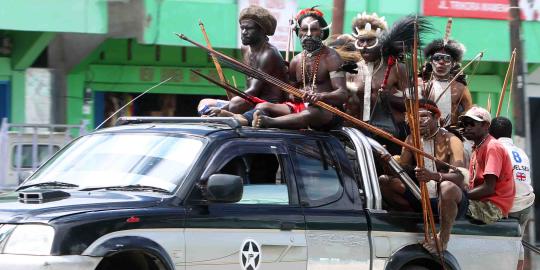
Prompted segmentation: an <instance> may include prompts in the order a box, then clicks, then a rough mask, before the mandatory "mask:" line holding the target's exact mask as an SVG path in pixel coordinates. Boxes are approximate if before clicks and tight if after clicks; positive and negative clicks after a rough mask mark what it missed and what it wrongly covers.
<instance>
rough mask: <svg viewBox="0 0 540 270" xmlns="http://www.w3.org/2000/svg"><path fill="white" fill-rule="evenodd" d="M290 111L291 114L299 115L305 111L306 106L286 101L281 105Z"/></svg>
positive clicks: (302, 103) (301, 103)
mask: <svg viewBox="0 0 540 270" xmlns="http://www.w3.org/2000/svg"><path fill="white" fill-rule="evenodd" d="M283 104H285V105H287V106H289V108H290V109H291V113H299V112H301V111H303V110H305V109H306V105H305V104H304V102H294V101H286V102H285V103H283Z"/></svg>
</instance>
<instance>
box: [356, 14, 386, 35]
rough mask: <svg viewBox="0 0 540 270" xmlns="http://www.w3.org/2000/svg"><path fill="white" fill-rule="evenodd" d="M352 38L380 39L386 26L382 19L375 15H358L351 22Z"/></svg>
mask: <svg viewBox="0 0 540 270" xmlns="http://www.w3.org/2000/svg"><path fill="white" fill-rule="evenodd" d="M352 28H353V30H352V31H353V34H352V35H353V37H355V38H358V37H361V36H362V37H366V36H367V37H376V38H381V36H382V35H383V34H384V32H385V31H386V30H387V29H388V24H387V23H386V20H385V19H384V17H379V16H377V13H373V14H366V13H365V12H363V13H362V14H358V15H357V16H356V18H354V20H353V24H352Z"/></svg>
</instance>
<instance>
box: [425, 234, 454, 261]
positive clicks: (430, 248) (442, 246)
mask: <svg viewBox="0 0 540 270" xmlns="http://www.w3.org/2000/svg"><path fill="white" fill-rule="evenodd" d="M437 240H438V243H439V249H438V250H440V251H441V252H444V251H445V250H446V247H447V246H448V240H446V241H445V240H443V239H441V237H440V234H439V233H438V234H437ZM421 244H422V246H423V247H424V248H425V249H426V250H427V252H429V253H430V254H431V255H433V256H439V252H438V251H437V246H436V244H435V239H433V238H430V239H429V240H428V241H427V242H426V241H423V242H422V243H421Z"/></svg>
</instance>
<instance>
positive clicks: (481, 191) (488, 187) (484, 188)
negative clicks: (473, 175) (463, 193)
mask: <svg viewBox="0 0 540 270" xmlns="http://www.w3.org/2000/svg"><path fill="white" fill-rule="evenodd" d="M497 179H498V178H497V176H495V175H493V174H486V175H484V183H483V184H481V185H479V186H477V187H475V188H473V189H472V190H470V191H469V199H471V200H480V199H482V198H485V197H487V196H490V195H492V194H493V193H495V184H496V183H497Z"/></svg>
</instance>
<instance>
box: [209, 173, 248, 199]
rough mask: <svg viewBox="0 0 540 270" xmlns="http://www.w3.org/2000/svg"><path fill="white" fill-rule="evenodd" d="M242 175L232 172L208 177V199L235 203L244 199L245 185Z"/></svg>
mask: <svg viewBox="0 0 540 270" xmlns="http://www.w3.org/2000/svg"><path fill="white" fill-rule="evenodd" d="M242 182H243V180H242V177H240V176H238V175H231V174H213V175H211V176H210V177H209V178H208V183H207V184H206V191H207V192H206V194H207V197H208V200H209V201H211V202H219V203H235V202H238V201H239V200H240V199H242V194H243V192H244V186H243V184H242Z"/></svg>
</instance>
